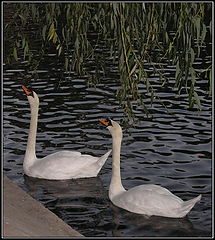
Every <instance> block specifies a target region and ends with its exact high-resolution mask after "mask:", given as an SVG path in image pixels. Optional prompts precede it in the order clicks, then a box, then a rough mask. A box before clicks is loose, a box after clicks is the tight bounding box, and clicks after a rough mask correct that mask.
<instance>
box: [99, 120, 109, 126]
mask: <svg viewBox="0 0 215 240" xmlns="http://www.w3.org/2000/svg"><path fill="white" fill-rule="evenodd" d="M99 122H100V123H102V124H103V125H105V126H108V125H109V124H110V122H109V121H107V120H104V119H99Z"/></svg>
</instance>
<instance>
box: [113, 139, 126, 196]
mask: <svg viewBox="0 0 215 240" xmlns="http://www.w3.org/2000/svg"><path fill="white" fill-rule="evenodd" d="M121 141H122V138H121V137H113V146H112V149H113V156H112V158H113V159H112V177H111V183H110V188H109V197H110V199H113V198H114V197H115V196H116V195H118V194H120V193H122V192H124V191H125V189H124V187H123V186H122V181H121V173H120V152H121Z"/></svg>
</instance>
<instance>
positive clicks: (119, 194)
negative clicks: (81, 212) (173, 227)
mask: <svg viewBox="0 0 215 240" xmlns="http://www.w3.org/2000/svg"><path fill="white" fill-rule="evenodd" d="M99 121H100V122H101V123H102V124H104V125H105V126H107V128H108V130H109V131H110V133H111V135H112V145H113V147H112V150H113V153H112V154H113V155H112V158H113V159H112V177H111V183H110V187H109V198H110V200H111V201H112V203H113V204H114V205H116V206H118V207H120V208H124V209H126V210H128V211H130V212H134V213H139V214H144V215H148V216H152V215H156V216H163V217H171V218H182V217H185V216H186V215H187V214H188V212H189V211H190V210H191V209H192V207H193V206H194V205H195V203H196V202H197V201H199V200H200V199H201V195H199V196H198V197H196V198H193V199H191V200H188V201H183V200H182V199H180V198H179V197H177V196H175V195H174V194H172V193H171V192H170V191H169V190H167V189H166V188H163V187H160V186H158V185H153V184H146V185H140V186H137V187H134V188H131V189H129V190H127V191H126V190H125V189H124V187H123V186H122V183H121V176H120V149H121V141H122V129H121V127H120V125H119V124H118V123H117V122H115V121H113V120H110V119H107V120H99Z"/></svg>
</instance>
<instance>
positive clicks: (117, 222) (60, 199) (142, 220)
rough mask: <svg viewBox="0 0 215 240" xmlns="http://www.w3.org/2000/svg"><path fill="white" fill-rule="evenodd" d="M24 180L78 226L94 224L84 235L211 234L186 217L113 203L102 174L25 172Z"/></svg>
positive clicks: (31, 190) (34, 194)
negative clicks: (65, 176) (59, 176)
mask: <svg viewBox="0 0 215 240" xmlns="http://www.w3.org/2000/svg"><path fill="white" fill-rule="evenodd" d="M24 183H25V187H26V188H27V189H26V190H27V191H28V193H29V194H30V195H31V196H32V197H34V198H36V199H37V200H40V201H41V202H43V203H44V204H45V205H46V206H47V207H48V208H49V209H50V210H52V211H53V212H55V213H56V214H57V215H58V216H59V217H61V218H62V219H63V220H64V221H66V222H67V223H68V224H69V225H71V226H72V227H75V229H76V230H79V231H80V230H81V229H83V225H85V226H86V229H87V228H88V227H87V226H88V225H90V226H91V225H92V226H93V227H91V231H90V233H89V232H87V233H85V232H84V231H83V232H81V233H82V234H84V235H85V234H86V235H85V236H93V234H95V235H94V236H99V235H100V234H104V230H105V232H106V233H105V234H106V235H105V236H114V237H130V236H139V237H140V236H142V237H149V236H154V237H155V236H173V237H174V236H210V233H208V232H205V231H202V230H197V229H195V228H194V227H193V224H192V222H191V221H190V220H189V219H188V218H187V217H185V218H181V219H177V218H176V219H175V218H166V217H159V216H151V217H147V216H144V215H140V214H135V213H131V212H128V211H126V210H124V209H121V208H118V207H117V206H114V205H113V204H112V203H111V202H110V200H109V199H108V195H107V190H106V189H105V188H104V187H103V185H102V181H101V179H100V177H95V178H85V179H84V178H83V179H70V180H61V181H56V180H47V179H39V178H32V177H29V176H27V175H24ZM60 211H62V213H60ZM90 221H91V222H90ZM92 221H94V222H92ZM80 225H82V227H80ZM79 227H80V228H79ZM103 228H104V229H103ZM100 236H101V235H100Z"/></svg>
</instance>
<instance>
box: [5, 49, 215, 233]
mask: <svg viewBox="0 0 215 240" xmlns="http://www.w3.org/2000/svg"><path fill="white" fill-rule="evenodd" d="M205 51H206V50H205ZM205 55H206V54H205ZM210 61H211V57H208V56H206V57H205V58H204V59H200V58H199V59H198V61H197V62H196V63H195V67H196V68H197V69H199V71H201V70H202V68H204V67H205V66H206V65H207V63H209V62H210ZM89 65H90V64H89ZM26 66H27V62H20V63H19V64H16V65H12V66H4V73H3V115H4V116H3V120H4V125H3V134H4V142H3V147H4V174H5V175H7V176H8V177H9V178H10V179H12V180H13V181H14V182H16V183H17V184H18V185H19V186H21V187H22V188H23V189H24V190H26V191H27V192H28V193H29V194H30V195H31V196H33V197H34V198H36V199H37V200H39V201H40V202H42V203H43V204H44V205H45V206H46V207H48V208H49V209H50V210H51V211H53V212H54V213H55V214H56V215H58V216H59V217H60V218H62V219H63V220H64V221H65V222H66V223H68V224H69V225H71V226H72V227H73V228H74V229H76V230H77V231H79V232H80V233H82V234H84V235H85V236H88V237H90V236H91V237H92V236H100V237H101V236H122V237H127V236H142V237H149V236H152V237H159V236H165V237H176V236H211V234H212V233H211V232H212V229H211V228H212V211H211V210H212V194H211V185H212V184H211V178H212V176H211V175H212V133H211V132H212V129H211V128H212V126H211V124H212V114H211V111H212V103H211V98H210V97H208V96H207V94H206V93H207V91H206V90H205V86H206V85H207V80H204V79H198V81H197V92H198V94H199V96H200V99H201V101H202V111H201V112H198V111H196V110H195V109H192V110H189V109H188V96H187V94H186V92H185V91H184V92H182V94H181V95H180V96H178V95H177V93H176V90H175V89H172V85H173V84H174V75H175V68H174V67H171V66H168V65H167V63H164V64H163V68H164V69H163V70H164V72H165V74H166V75H167V76H168V77H169V78H170V85H169V87H163V88H162V87H161V85H160V84H159V83H158V82H159V80H158V76H157V75H153V74H151V75H150V72H151V69H150V68H149V69H148V72H149V76H150V79H149V80H150V82H151V83H152V84H153V86H154V88H155V89H156V91H157V92H158V93H159V94H158V96H159V97H160V99H161V100H162V101H163V103H164V104H165V105H166V107H167V108H168V110H169V112H168V111H166V109H165V107H164V106H163V105H162V104H160V103H159V100H155V101H154V104H153V105H151V104H150V100H149V101H146V104H147V106H148V107H149V109H150V112H151V114H150V115H149V117H148V118H147V117H146V115H145V114H144V112H143V110H142V108H141V107H136V110H135V111H136V112H135V113H136V116H137V118H136V119H137V120H138V121H137V122H135V123H133V125H131V126H130V127H129V129H127V130H125V127H124V138H123V143H122V153H121V173H122V181H123V185H124V187H125V188H127V189H128V188H131V187H134V186H137V185H140V184H148V183H150V184H158V185H161V186H163V187H166V188H168V189H169V190H170V191H172V192H173V193H174V194H176V195H177V196H179V197H181V198H182V199H183V200H188V199H191V198H194V197H196V196H197V195H199V194H202V199H201V201H200V202H198V203H197V204H196V205H195V207H194V208H193V209H192V211H191V212H190V213H189V214H188V216H187V217H186V218H184V219H171V218H170V219H169V218H163V217H151V218H146V217H144V216H141V215H138V214H132V213H129V212H127V211H124V210H122V209H119V208H117V207H115V206H113V205H112V204H111V202H110V201H109V199H108V196H107V192H108V186H109V182H110V178H111V157H109V159H108V161H107V162H106V164H105V165H104V167H103V168H102V170H101V172H100V174H99V176H98V177H97V178H91V179H80V180H68V181H48V180H42V179H34V178H29V177H26V176H23V168H22V164H23V158H24V153H25V148H26V142H27V136H28V128H29V121H30V108H29V104H28V101H27V98H26V96H25V95H24V93H23V90H22V89H21V85H22V84H23V80H24V79H23V77H22V75H20V73H23V74H24V76H27V74H28V75H29V74H30V73H29V72H27V71H26ZM108 68H109V75H108V77H105V78H102V79H101V82H100V83H99V84H98V85H97V87H96V88H95V87H92V86H88V84H87V82H88V81H87V78H86V77H77V76H76V75H75V74H74V73H71V74H69V73H68V72H64V73H63V74H62V69H63V68H62V65H61V64H60V63H57V62H56V58H55V55H54V54H50V55H47V56H46V57H45V59H44V61H43V64H42V65H41V66H40V68H39V70H38V72H37V73H38V79H37V80H32V87H33V89H34V91H35V92H37V94H38V96H39V98H40V111H39V123H38V134H37V146H36V148H37V149H36V151H37V156H38V157H44V156H46V155H47V154H50V153H53V152H55V151H60V150H77V151H80V152H82V153H87V154H91V155H93V156H100V155H102V154H104V153H105V152H106V151H107V150H108V149H110V148H111V136H110V134H109V132H108V130H106V129H105V128H103V126H101V125H100V124H99V123H98V119H99V118H104V117H110V118H112V119H113V120H116V121H119V122H121V123H122V121H121V120H122V118H123V111H122V109H121V108H120V107H119V104H118V102H117V100H116V98H115V93H116V90H117V89H118V87H119V82H118V80H117V79H118V75H117V68H116V66H113V65H111V64H110V65H109V66H108ZM92 69H93V68H92ZM92 71H93V70H92ZM140 90H141V91H142V92H146V89H145V88H144V85H143V84H141V83H140Z"/></svg>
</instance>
